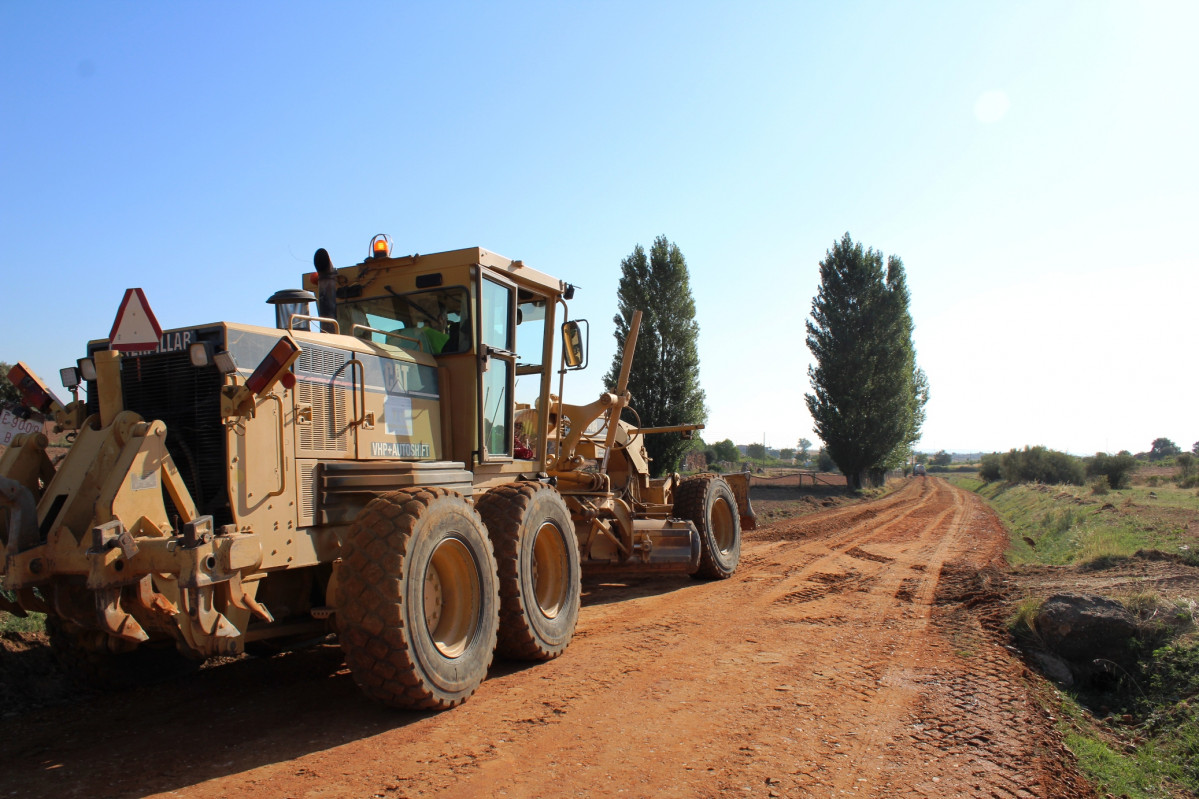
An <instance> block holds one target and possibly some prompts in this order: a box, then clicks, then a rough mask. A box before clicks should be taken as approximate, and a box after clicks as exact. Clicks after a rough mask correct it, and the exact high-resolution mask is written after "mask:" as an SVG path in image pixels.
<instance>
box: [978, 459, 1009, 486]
mask: <svg viewBox="0 0 1199 799" xmlns="http://www.w3.org/2000/svg"><path fill="white" fill-rule="evenodd" d="M1002 465H1003V458H1002V457H1001V456H1000V454H999V453H998V452H992V453H991V454H990V455H983V457H982V463H980V464H979V467H978V479H979V480H982V481H983V482H984V483H994V482H995V481H996V480H998V479H999V478H1000V477H1002V476H1003V475H1002V473H1001V467H1002Z"/></svg>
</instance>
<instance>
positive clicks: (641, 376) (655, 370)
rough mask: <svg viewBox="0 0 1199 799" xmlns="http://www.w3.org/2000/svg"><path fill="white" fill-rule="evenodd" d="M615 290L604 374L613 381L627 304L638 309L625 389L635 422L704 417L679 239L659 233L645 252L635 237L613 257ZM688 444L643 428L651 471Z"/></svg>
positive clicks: (629, 313)
mask: <svg viewBox="0 0 1199 799" xmlns="http://www.w3.org/2000/svg"><path fill="white" fill-rule="evenodd" d="M616 296H617V311H618V312H617V314H616V316H615V317H614V318H613V320H612V321H613V322H615V324H616V332H615V336H616V355H615V356H614V357H613V359H612V368H611V370H609V372H608V374H607V376H606V377H605V381H606V382H607V384H608V388H609V390H613V391H614V390H615V389H616V383H617V381H618V380H619V378H620V361H621V356H622V355H623V354H624V345H625V341H626V340H628V336H629V326H630V324H631V323H632V319H633V312H634V311H637V310H640V311H641V312H642V317H641V331H640V333H639V334H638V337H637V349H636V351H635V352H634V354H633V366H632V369H631V371H630V372H629V392H630V393H631V394H632V397H633V401H632V406H633V408H634V409H635V410H636V411H637V415H638V417H639V418H640V420H641V426H642V427H655V426H664V425H672V424H703V423H704V421H705V420H706V419H707V409H705V408H704V392H703V389H701V388H700V386H699V349H698V347H697V344H696V342H697V340H698V338H699V324H698V323H697V322H696V321H695V300H694V299H692V297H691V281H690V278H689V277H688V274H687V262H686V261H685V260H684V259H683V253H682V252H680V250H679V248H678V246H677V245H675V244H674V243H673V242H670V241H667V240H666V237H665V236H659V237H658V238H656V239H654V244H653V246H652V247H650V251H649V255H648V257H647V256H646V252H645V250H644V248H642V246H641V245H640V244H638V245H637V246H636V247H634V248H633V252H632V254H630V255H629V256H628V257H627V258H625V259H624V260H622V261H621V262H620V285H619V287H618V288H617V295H616ZM626 418H630V417H626ZM688 445H689V444H688V442H687V441H686V440H685V439H683V437H682V435H681V434H679V433H657V434H654V435H649V436H646V437H645V449H646V452H647V453H648V454H649V457H650V459H651V460H650V471H651V473H652V474H653V475H654V476H655V477H659V476H661V475H663V474H666V473H667V472H673V471H675V470H676V469H677V468H678V465H679V461H680V459H681V458H682V457H683V454H684V453H685V452H686V451H687V447H688Z"/></svg>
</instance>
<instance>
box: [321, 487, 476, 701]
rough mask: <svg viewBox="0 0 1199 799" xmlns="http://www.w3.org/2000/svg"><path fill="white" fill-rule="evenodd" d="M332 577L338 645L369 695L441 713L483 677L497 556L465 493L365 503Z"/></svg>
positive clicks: (405, 495) (420, 493)
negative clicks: (339, 564)
mask: <svg viewBox="0 0 1199 799" xmlns="http://www.w3.org/2000/svg"><path fill="white" fill-rule="evenodd" d="M338 580H339V583H338V586H339V587H338V590H337V616H338V630H339V637H340V641H341V647H342V651H344V652H345V655H346V664H347V665H348V666H349V667H350V672H351V673H352V674H353V675H354V679H355V681H357V683H358V685H359V686H360V687H361V688H362V690H363V691H364V692H365V693H366V694H367V695H368V696H370V697H371V698H373V699H376V700H378V701H380V702H383V703H384V704H387V705H390V706H392V707H399V708H409V709H419V710H445V709H448V708H451V707H454V706H456V705H459V704H461V703H462V702H464V701H465V700H466V699H467V698H468V697H469V696H470V695H471V694H473V693H474V692H475V690H476V689H477V688H478V687H479V685H480V684H481V683H482V682H483V680H484V678H485V677H486V676H487V669H488V668H489V667H490V666H491V658H492V653H493V651H494V650H495V640H496V628H497V626H498V623H499V615H498V606H499V592H498V582H497V580H496V567H495V556H494V555H493V553H492V546H491V541H490V540H488V538H487V534H486V532H485V531H484V529H483V524H482V521H481V520H480V518H479V514H478V513H476V512H475V511H474V509H472V508H471V506H470V504H469V503H468V502H467V501H466V499H465V498H463V497H462V496H461V495H459V494H456V493H454V492H452V491H448V490H446V489H443V488H430V489H411V490H409V489H405V490H400V491H393V492H391V493H389V494H384V495H382V496H380V497H377V498H375V499H373V500H371V501H370V503H369V504H367V506H366V507H365V508H363V510H362V512H361V513H360V514H359V516H358V518H357V519H356V520H355V521H354V524H353V525H352V526H351V528H350V532H349V534H348V536H347V539H346V541H345V543H344V544H343V546H342V550H341V566H340V567H339V569H338Z"/></svg>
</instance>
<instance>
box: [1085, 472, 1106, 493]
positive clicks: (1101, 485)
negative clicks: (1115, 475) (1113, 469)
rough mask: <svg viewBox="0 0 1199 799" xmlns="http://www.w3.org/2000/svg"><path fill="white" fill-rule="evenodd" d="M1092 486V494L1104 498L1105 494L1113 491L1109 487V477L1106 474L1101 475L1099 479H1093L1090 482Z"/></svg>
mask: <svg viewBox="0 0 1199 799" xmlns="http://www.w3.org/2000/svg"><path fill="white" fill-rule="evenodd" d="M1090 486H1091V493H1092V494H1098V495H1099V496H1103V495H1104V494H1106V493H1108V492H1109V491H1111V486H1109V485H1108V483H1107V475H1106V474H1101V475H1099V476H1098V477H1096V478H1094V479H1092V480H1091V482H1090Z"/></svg>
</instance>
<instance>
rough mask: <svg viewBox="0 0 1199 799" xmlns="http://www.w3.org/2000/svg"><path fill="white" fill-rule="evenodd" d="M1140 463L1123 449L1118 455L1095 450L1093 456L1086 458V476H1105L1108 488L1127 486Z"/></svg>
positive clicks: (1117, 488)
mask: <svg viewBox="0 0 1199 799" xmlns="http://www.w3.org/2000/svg"><path fill="white" fill-rule="evenodd" d="M1138 466H1140V464H1139V463H1138V462H1137V459H1136V458H1134V457H1132V455H1131V453H1129V452H1128V451H1124V452H1121V453H1119V454H1118V455H1108V454H1107V453H1106V452H1096V453H1095V457H1093V458H1087V476H1088V477H1097V476H1099V475H1103V476H1104V477H1106V478H1107V484H1108V486H1109V487H1110V488H1114V489H1116V490H1119V489H1121V488H1128V486H1129V483H1130V481H1131V477H1132V473H1133V472H1134V471H1136V469H1137V467H1138Z"/></svg>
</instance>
